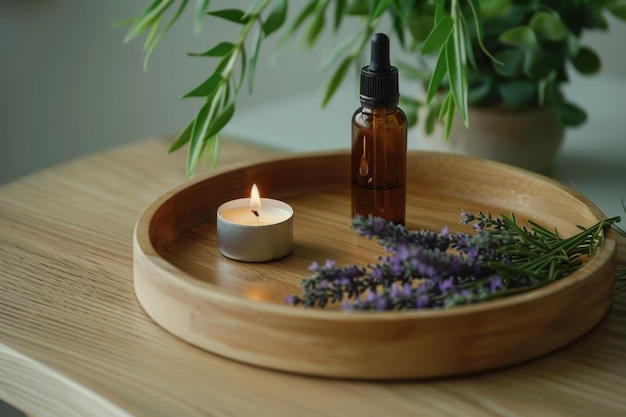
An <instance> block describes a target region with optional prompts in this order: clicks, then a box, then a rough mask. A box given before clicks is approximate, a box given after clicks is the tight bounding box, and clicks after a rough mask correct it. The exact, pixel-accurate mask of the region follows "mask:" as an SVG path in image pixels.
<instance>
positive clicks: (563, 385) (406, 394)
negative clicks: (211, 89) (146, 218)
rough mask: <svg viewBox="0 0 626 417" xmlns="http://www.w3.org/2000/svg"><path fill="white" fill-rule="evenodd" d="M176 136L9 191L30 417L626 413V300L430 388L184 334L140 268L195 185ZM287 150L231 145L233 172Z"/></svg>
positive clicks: (19, 358) (7, 329) (16, 389)
mask: <svg viewBox="0 0 626 417" xmlns="http://www.w3.org/2000/svg"><path fill="white" fill-rule="evenodd" d="M168 143H169V141H164V140H151V141H147V142H143V143H140V144H136V145H131V146H128V147H124V148H119V149H116V150H113V151H110V152H106V153H102V154H98V155H94V156H91V157H87V158H84V159H80V160H77V161H74V162H70V163H67V164H64V165H61V166H59V167H55V168H53V169H50V170H45V171H42V172H39V173H37V174H35V175H31V176H28V177H25V178H23V179H21V180H18V181H16V182H13V183H11V184H8V185H6V186H3V187H1V188H0V397H1V398H3V399H5V400H6V401H8V402H9V403H11V404H14V405H16V406H18V407H19V408H21V409H23V410H24V411H26V412H27V413H29V414H31V415H33V416H63V417H66V416H125V417H127V416H135V417H153V416H250V415H254V416H294V415H297V416H337V417H339V416H352V415H359V416H377V417H378V416H380V415H390V416H415V415H424V416H458V415H466V416H529V415H533V416H534V415H541V416H589V415H602V416H622V415H624V411H625V410H626V398H625V396H624V395H623V394H624V388H623V387H624V386H626V298H625V297H624V295H623V294H622V295H619V296H617V297H616V298H615V300H614V304H613V307H612V309H611V311H610V312H609V314H608V316H607V317H606V318H605V319H604V320H603V321H602V322H601V323H600V324H599V325H598V326H597V327H596V328H595V329H594V330H593V331H592V332H590V333H589V334H587V335H586V336H584V337H582V338H581V339H579V340H578V341H576V342H575V343H572V344H570V345H568V346H567V347H565V348H563V349H560V350H559V351H557V352H554V353H552V354H550V355H547V356H544V357H541V358H538V359H535V360H532V361H529V362H526V363H523V364H521V365H517V366H513V367H509V368H506V369H501V370H497V371H492V372H484V373H480V374H475V375H471V376H466V377H457V378H443V379H432V380H426V381H419V382H386V383H374V382H353V381H342V380H330V379H324V378H312V377H303V376H297V375H290V374H286V373H281V372H275V371H270V370H266V369H262V368H257V367H253V366H248V365H244V364H241V363H238V362H235V361H231V360H229V359H225V358H222V357H220V356H217V355H213V354H210V353H207V352H205V351H203V350H201V349H198V348H195V347H193V346H191V345H189V344H187V343H185V342H183V341H181V340H180V339H178V338H176V337H174V336H172V335H171V334H169V333H168V332H166V331H164V330H163V329H162V328H161V327H159V326H158V325H157V324H156V323H154V322H153V321H152V320H151V319H150V318H149V317H148V316H147V315H146V313H145V312H144V311H143V309H142V308H141V306H140V305H139V303H138V301H137V298H136V296H135V293H134V290H133V271H132V236H133V227H134V225H135V222H136V220H137V218H138V217H139V215H140V213H141V212H142V210H144V208H145V207H146V206H148V205H149V204H150V203H151V202H152V201H153V200H154V199H155V198H157V197H158V196H159V195H161V194H162V193H163V192H165V191H166V190H168V189H170V188H172V187H174V186H175V185H177V184H179V183H181V182H182V181H184V180H185V177H184V171H183V168H184V163H183V159H184V155H183V154H175V155H167V154H166V149H167V146H168ZM276 155H277V153H276V152H273V151H271V150H264V149H259V148H255V147H252V146H249V145H243V144H241V143H236V142H232V141H226V140H225V141H224V143H223V146H222V163H223V164H225V165H226V164H229V163H241V164H249V163H251V162H255V161H259V160H263V159H266V158H269V157H272V156H276ZM205 172H206V171H205ZM609 214H615V213H609ZM620 244H621V247H620V252H619V255H620V261H621V262H622V264H623V263H624V262H625V261H626V258H625V257H624V250H623V247H624V246H623V242H620ZM462 348H463V347H462V346H459V349H462Z"/></svg>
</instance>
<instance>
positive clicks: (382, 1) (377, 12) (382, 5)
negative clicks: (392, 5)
mask: <svg viewBox="0 0 626 417" xmlns="http://www.w3.org/2000/svg"><path fill="white" fill-rule="evenodd" d="M388 5H389V0H379V1H378V4H376V8H375V9H374V10H373V12H372V13H371V14H370V18H369V21H370V23H371V22H373V21H374V20H376V19H378V18H379V17H380V16H382V14H383V13H384V12H385V9H386V8H387V6H388Z"/></svg>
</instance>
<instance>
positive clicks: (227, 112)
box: [205, 103, 235, 138]
mask: <svg viewBox="0 0 626 417" xmlns="http://www.w3.org/2000/svg"><path fill="white" fill-rule="evenodd" d="M233 114H235V103H230V104H229V105H228V106H226V108H224V109H223V110H222V111H221V113H219V114H218V115H217V116H216V117H215V119H214V120H213V122H212V123H211V125H210V126H209V129H208V131H207V132H206V135H205V137H207V138H210V137H213V136H215V135H217V134H218V133H219V132H220V131H221V130H222V129H223V128H224V126H226V124H227V123H228V122H229V121H230V119H231V118H232V117H233Z"/></svg>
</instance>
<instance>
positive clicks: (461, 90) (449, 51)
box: [445, 22, 468, 126]
mask: <svg viewBox="0 0 626 417" xmlns="http://www.w3.org/2000/svg"><path fill="white" fill-rule="evenodd" d="M460 25H461V24H460V22H456V23H455V28H454V31H453V36H451V37H450V38H449V39H448V42H446V45H445V49H446V63H447V65H448V81H449V83H450V92H451V93H452V95H453V96H454V102H455V103H456V106H457V109H458V110H459V116H461V120H463V123H464V124H465V125H466V126H467V123H468V122H467V106H468V103H467V66H466V62H465V39H464V32H463V29H462V28H461V27H460Z"/></svg>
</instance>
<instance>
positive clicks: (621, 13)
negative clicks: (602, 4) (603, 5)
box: [608, 3, 626, 20]
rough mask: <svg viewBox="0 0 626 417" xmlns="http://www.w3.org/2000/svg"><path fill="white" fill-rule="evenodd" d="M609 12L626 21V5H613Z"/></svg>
mask: <svg viewBox="0 0 626 417" xmlns="http://www.w3.org/2000/svg"><path fill="white" fill-rule="evenodd" d="M608 8H609V11H610V12H611V13H612V14H613V16H615V17H618V18H620V19H622V20H626V4H624V3H621V4H619V3H618V4H612V5H609V6H608Z"/></svg>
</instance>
